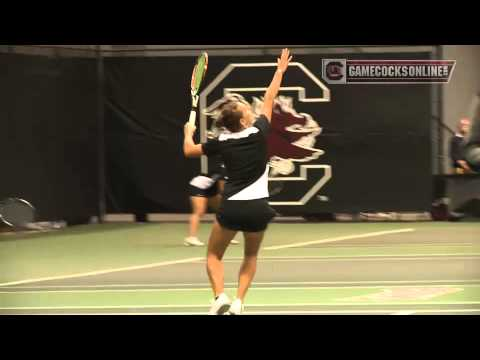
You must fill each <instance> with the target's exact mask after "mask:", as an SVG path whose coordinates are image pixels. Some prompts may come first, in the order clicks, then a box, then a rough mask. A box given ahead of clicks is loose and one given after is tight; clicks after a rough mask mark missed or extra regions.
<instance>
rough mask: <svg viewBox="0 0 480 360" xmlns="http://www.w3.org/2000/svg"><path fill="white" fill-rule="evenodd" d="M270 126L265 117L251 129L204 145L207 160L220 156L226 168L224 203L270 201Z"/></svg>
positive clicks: (225, 134)
mask: <svg viewBox="0 0 480 360" xmlns="http://www.w3.org/2000/svg"><path fill="white" fill-rule="evenodd" d="M269 130H270V123H269V121H268V120H267V118H266V117H265V116H264V115H262V116H260V117H258V118H257V119H256V121H255V123H254V125H253V126H252V127H249V128H247V129H244V130H242V131H240V132H237V133H230V132H225V133H223V134H221V135H220V136H219V137H218V138H217V139H211V140H208V142H206V143H205V144H202V148H203V153H204V154H205V155H207V156H214V155H217V154H219V155H220V156H221V158H222V160H223V163H224V164H225V168H226V175H227V177H228V181H227V182H226V184H225V190H224V199H226V200H256V199H265V198H268V197H269V193H268V166H267V163H268V159H267V156H268V155H267V136H268V132H269Z"/></svg>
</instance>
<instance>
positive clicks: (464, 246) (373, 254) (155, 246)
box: [0, 222, 480, 315]
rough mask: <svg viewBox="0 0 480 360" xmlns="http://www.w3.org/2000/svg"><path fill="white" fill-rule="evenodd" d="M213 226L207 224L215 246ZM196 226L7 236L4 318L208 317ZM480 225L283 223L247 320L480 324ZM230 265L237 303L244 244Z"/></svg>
mask: <svg viewBox="0 0 480 360" xmlns="http://www.w3.org/2000/svg"><path fill="white" fill-rule="evenodd" d="M210 227H211V224H208V223H206V224H203V225H202V228H201V233H200V235H201V238H202V239H206V238H207V237H208V234H209V231H210ZM185 231H186V224H184V223H155V224H105V225H87V226H78V227H72V228H69V229H66V230H63V231H60V232H53V233H41V234H30V235H18V234H17V235H14V234H10V235H9V234H4V235H0V314H125V315H129V314H185V315H186V314H192V315H195V314H199V315H202V314H206V313H207V312H208V309H209V306H210V300H211V297H212V294H211V290H210V288H209V284H208V278H207V275H206V270H205V254H206V249H205V248H186V247H184V246H183V244H182V240H183V237H184V234H185ZM479 234H480V227H479V225H478V223H474V222H471V223H469V222H462V223H434V222H417V223H396V222H391V223H275V224H272V225H271V227H270V230H269V231H268V232H267V236H266V239H265V242H264V246H263V249H262V251H261V255H260V260H259V266H258V273H257V277H256V280H255V283H254V286H253V288H252V289H251V291H250V292H249V295H248V297H247V301H246V309H245V314H246V315H270V314H379V315H380V314H385V315H386V314H398V315H407V314H480V236H479ZM237 239H239V240H240V241H241V243H242V245H240V246H231V247H230V248H229V249H228V250H227V253H226V258H225V282H226V292H227V293H228V294H229V295H231V296H235V290H236V277H237V272H238V269H239V267H240V263H241V257H242V249H243V242H242V240H241V238H240V235H239V236H238V237H237Z"/></svg>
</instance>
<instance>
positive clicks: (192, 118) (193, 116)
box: [188, 110, 197, 125]
mask: <svg viewBox="0 0 480 360" xmlns="http://www.w3.org/2000/svg"><path fill="white" fill-rule="evenodd" d="M196 120H197V112H196V111H195V110H192V111H191V112H190V119H189V120H188V122H189V123H190V124H192V125H195V121H196Z"/></svg>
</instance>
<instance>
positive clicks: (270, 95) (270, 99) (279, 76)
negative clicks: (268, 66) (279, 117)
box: [263, 49, 292, 121]
mask: <svg viewBox="0 0 480 360" xmlns="http://www.w3.org/2000/svg"><path fill="white" fill-rule="evenodd" d="M291 60H292V57H291V56H290V51H289V50H288V49H283V50H282V54H281V56H280V59H278V60H277V63H278V65H277V71H276V72H275V75H274V76H273V80H272V83H271V84H270V86H269V87H268V89H267V92H266V93H265V98H264V102H263V114H264V115H265V117H266V118H267V119H268V121H272V111H273V103H274V101H275V98H276V97H277V95H278V90H279V89H280V86H281V85H282V80H283V74H284V73H285V71H287V68H288V65H289V64H290V61H291Z"/></svg>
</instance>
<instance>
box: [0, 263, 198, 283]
mask: <svg viewBox="0 0 480 360" xmlns="http://www.w3.org/2000/svg"><path fill="white" fill-rule="evenodd" d="M201 259H203V258H199V257H197V258H189V259H183V260H174V261H163V262H158V263H153V264H146V265H138V266H129V267H124V268H113V269H105V270H98V271H91V272H86V273H77V274H70V275H60V276H50V277H44V278H36V279H26V280H20V281H12V282H7V283H3V284H0V287H5V286H13V285H22V284H30V283H37V282H44V281H54V280H66V279H75V278H82V277H89V276H97V275H104V274H112V273H116V272H123V271H133V270H143V269H151V268H156V267H161V266H169V265H177V264H186V263H191V262H195V261H199V260H201Z"/></svg>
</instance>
